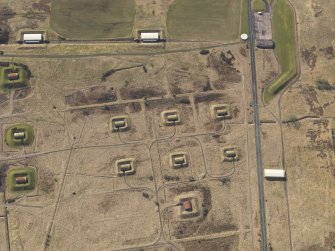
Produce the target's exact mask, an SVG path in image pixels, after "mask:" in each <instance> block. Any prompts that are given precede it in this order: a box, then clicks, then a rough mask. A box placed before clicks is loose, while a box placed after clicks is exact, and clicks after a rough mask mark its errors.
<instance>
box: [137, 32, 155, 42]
mask: <svg viewBox="0 0 335 251" xmlns="http://www.w3.org/2000/svg"><path fill="white" fill-rule="evenodd" d="M140 40H141V41H142V42H159V41H160V34H159V32H158V31H155V32H143V31H142V32H141V33H140Z"/></svg>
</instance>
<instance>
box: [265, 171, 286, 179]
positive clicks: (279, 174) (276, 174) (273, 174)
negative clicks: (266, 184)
mask: <svg viewBox="0 0 335 251" xmlns="http://www.w3.org/2000/svg"><path fill="white" fill-rule="evenodd" d="M264 177H265V178H267V179H285V178H286V172H285V170H283V169H264Z"/></svg>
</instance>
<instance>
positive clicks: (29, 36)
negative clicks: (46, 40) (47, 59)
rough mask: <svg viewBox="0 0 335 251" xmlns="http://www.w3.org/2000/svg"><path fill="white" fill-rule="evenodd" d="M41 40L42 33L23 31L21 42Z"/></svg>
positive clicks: (31, 42)
mask: <svg viewBox="0 0 335 251" xmlns="http://www.w3.org/2000/svg"><path fill="white" fill-rule="evenodd" d="M42 42H43V35H42V33H24V34H23V43H25V44H39V43H42Z"/></svg>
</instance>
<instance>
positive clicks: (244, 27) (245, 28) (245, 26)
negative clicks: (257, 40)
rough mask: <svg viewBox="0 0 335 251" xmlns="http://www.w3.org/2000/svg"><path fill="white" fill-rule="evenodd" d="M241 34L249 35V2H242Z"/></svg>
mask: <svg viewBox="0 0 335 251" xmlns="http://www.w3.org/2000/svg"><path fill="white" fill-rule="evenodd" d="M241 33H247V34H249V20H248V1H247V0H242V11H241Z"/></svg>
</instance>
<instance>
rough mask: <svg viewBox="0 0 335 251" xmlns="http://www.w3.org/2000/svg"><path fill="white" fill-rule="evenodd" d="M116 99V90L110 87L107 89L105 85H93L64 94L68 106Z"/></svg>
mask: <svg viewBox="0 0 335 251" xmlns="http://www.w3.org/2000/svg"><path fill="white" fill-rule="evenodd" d="M116 100H117V96H116V92H115V91H114V90H113V89H112V88H111V89H107V88H106V87H105V86H93V87H90V88H88V89H85V90H77V91H75V92H73V93H72V94H69V95H66V96H65V103H66V104H67V105H70V106H80V105H91V104H101V103H107V102H113V101H116Z"/></svg>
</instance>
